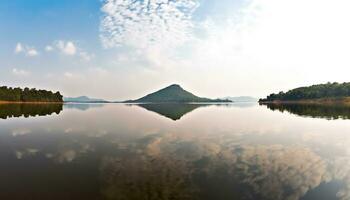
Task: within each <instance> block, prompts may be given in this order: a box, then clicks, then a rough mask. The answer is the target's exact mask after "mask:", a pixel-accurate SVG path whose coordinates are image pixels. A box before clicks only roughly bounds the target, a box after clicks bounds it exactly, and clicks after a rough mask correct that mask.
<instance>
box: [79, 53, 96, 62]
mask: <svg viewBox="0 0 350 200" xmlns="http://www.w3.org/2000/svg"><path fill="white" fill-rule="evenodd" d="M79 56H80V58H81V59H82V60H83V61H90V60H91V59H92V58H94V55H93V54H89V53H87V52H85V51H81V52H80V53H79Z"/></svg>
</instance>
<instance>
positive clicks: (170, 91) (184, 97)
mask: <svg viewBox="0 0 350 200" xmlns="http://www.w3.org/2000/svg"><path fill="white" fill-rule="evenodd" d="M127 102H134V103H190V102H230V101H224V100H219V99H217V100H212V99H209V98H202V97H198V96H196V95H194V94H192V93H190V92H188V91H186V90H184V89H183V88H182V87H181V86H180V85H178V84H172V85H170V86H168V87H166V88H163V89H161V90H158V91H156V92H153V93H151V94H148V95H147V96H144V97H142V98H140V99H137V100H134V101H127Z"/></svg>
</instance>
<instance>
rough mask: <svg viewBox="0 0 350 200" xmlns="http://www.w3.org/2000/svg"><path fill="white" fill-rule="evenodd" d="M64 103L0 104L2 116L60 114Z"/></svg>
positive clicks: (0, 116)
mask: <svg viewBox="0 0 350 200" xmlns="http://www.w3.org/2000/svg"><path fill="white" fill-rule="evenodd" d="M62 107H63V104H0V118H1V119H7V118H12V117H26V118H27V117H35V116H46V115H51V114H53V113H56V114H59V113H60V112H61V111H62Z"/></svg>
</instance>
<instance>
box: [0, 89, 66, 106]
mask: <svg viewBox="0 0 350 200" xmlns="http://www.w3.org/2000/svg"><path fill="white" fill-rule="evenodd" d="M0 102H5V103H7V102H9V103H12V102H33V103H36V102H57V103H61V102H63V96H62V95H61V94H60V92H55V93H54V92H51V91H47V90H37V89H35V88H31V89H29V88H24V89H21V88H11V87H6V86H2V87H0Z"/></svg>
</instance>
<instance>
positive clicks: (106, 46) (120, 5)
mask: <svg viewBox="0 0 350 200" xmlns="http://www.w3.org/2000/svg"><path fill="white" fill-rule="evenodd" d="M349 6H350V2H349V1H347V0H332V1H331V0H84V1H72V0H25V1H24V0H2V1H1V4H0V85H7V86H12V87H17V86H19V87H36V88H41V89H49V90H54V91H60V92H61V93H62V94H63V95H64V96H81V95H87V96H91V97H98V98H104V99H106V100H125V99H135V98H138V97H141V96H143V95H145V94H147V93H149V92H152V91H154V90H157V89H161V88H162V87H165V86H168V85H170V84H173V83H177V84H180V85H181V86H182V87H183V88H185V89H187V90H189V91H191V92H193V93H195V94H196V95H199V96H205V97H211V98H217V97H225V96H242V95H249V96H255V97H264V96H266V95H268V94H270V93H272V92H279V91H286V90H288V89H292V88H295V87H299V86H307V85H312V84H318V83H326V82H334V81H337V82H346V81H350V79H349V73H350V56H349V52H350V25H349V22H348V19H350V12H348V8H349Z"/></svg>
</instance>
